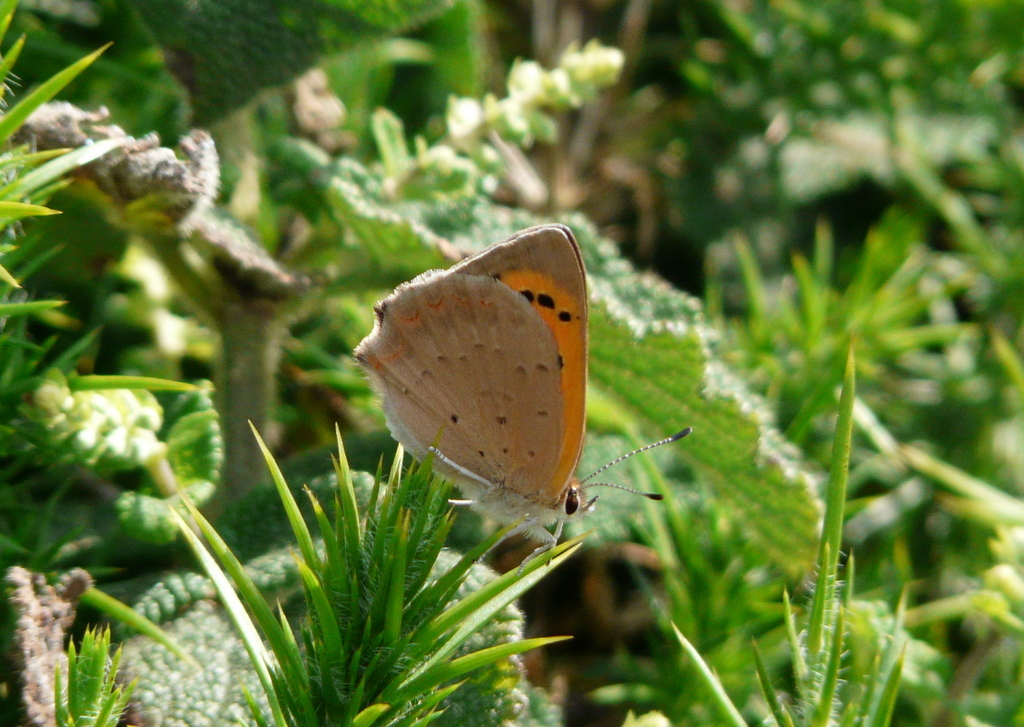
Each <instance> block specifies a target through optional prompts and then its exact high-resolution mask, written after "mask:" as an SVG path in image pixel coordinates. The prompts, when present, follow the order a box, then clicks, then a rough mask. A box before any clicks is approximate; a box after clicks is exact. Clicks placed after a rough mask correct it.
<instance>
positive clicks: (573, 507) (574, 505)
mask: <svg viewBox="0 0 1024 727" xmlns="http://www.w3.org/2000/svg"><path fill="white" fill-rule="evenodd" d="M579 509H580V495H579V492H577V490H576V488H575V487H570V488H569V492H567V493H566V495H565V514H566V515H572V514H573V513H574V512H576V511H577V510H579Z"/></svg>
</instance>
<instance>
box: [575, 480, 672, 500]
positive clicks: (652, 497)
mask: <svg viewBox="0 0 1024 727" xmlns="http://www.w3.org/2000/svg"><path fill="white" fill-rule="evenodd" d="M591 487H614V488H615V489H616V490H625V491H626V492H632V493H633V494H634V495H640V496H641V497H646V498H647V499H648V500H664V499H665V498H664V497H662V496H661V495H659V494H658V493H657V492H641V491H640V490H634V489H633V488H632V487H626V486H624V485H613V484H612V483H611V482H595V483H594V484H592V485H585V486H584V487H582V488H580V489H585V490H589V489H590V488H591ZM596 499H597V497H596V496H595V497H594V500H596Z"/></svg>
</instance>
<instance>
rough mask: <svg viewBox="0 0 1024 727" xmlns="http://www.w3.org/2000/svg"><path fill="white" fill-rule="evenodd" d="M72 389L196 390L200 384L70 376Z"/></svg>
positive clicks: (151, 378) (132, 378) (147, 378)
mask: <svg viewBox="0 0 1024 727" xmlns="http://www.w3.org/2000/svg"><path fill="white" fill-rule="evenodd" d="M68 388H70V389H71V390H72V391H105V390H109V389H145V390H146V391H196V390H198V388H199V387H198V386H196V385H195V384H190V383H188V382H186V381H173V380H172V379H158V378H156V377H153V376H100V375H88V376H69V377H68Z"/></svg>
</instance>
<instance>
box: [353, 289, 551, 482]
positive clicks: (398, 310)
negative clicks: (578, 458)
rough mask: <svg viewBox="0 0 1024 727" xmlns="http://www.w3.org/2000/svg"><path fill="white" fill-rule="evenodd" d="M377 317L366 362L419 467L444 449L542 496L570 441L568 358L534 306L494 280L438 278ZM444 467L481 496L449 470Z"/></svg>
mask: <svg viewBox="0 0 1024 727" xmlns="http://www.w3.org/2000/svg"><path fill="white" fill-rule="evenodd" d="M377 313H378V320H377V325H376V327H375V328H374V331H373V333H371V334H370V336H369V337H367V339H366V340H364V341H363V342H362V343H361V344H360V345H359V347H358V348H357V349H356V360H357V361H359V362H360V364H362V365H363V367H364V368H365V369H366V371H367V373H368V374H369V375H370V380H371V382H372V383H373V385H374V388H375V389H376V390H377V391H378V392H379V393H380V394H381V396H382V398H383V400H384V413H385V416H386V418H387V423H388V428H389V429H390V430H391V432H392V434H393V435H394V436H395V438H396V439H398V441H400V442H401V443H402V445H403V446H404V447H405V448H406V449H408V450H409V451H411V452H412V453H413V454H414V455H415V456H416V457H417V458H419V459H422V458H423V457H424V456H425V455H426V454H427V448H428V447H429V446H431V445H432V444H434V443H435V442H436V443H437V447H438V449H439V450H440V451H441V452H442V453H443V454H444V456H445V457H446V458H448V459H450V460H451V461H453V462H455V463H456V464H458V465H460V466H461V467H464V468H465V469H467V470H469V471H471V472H473V473H474V474H477V475H479V476H480V477H481V478H483V479H484V480H486V481H488V482H490V483H493V484H494V485H496V486H510V487H513V488H514V489H515V490H516V491H518V492H520V493H521V494H523V495H525V496H528V497H529V496H531V494H536V495H538V496H542V495H543V493H544V492H545V490H546V486H547V484H548V483H549V482H550V479H551V477H553V476H554V474H555V472H556V470H557V468H558V457H559V453H560V449H561V447H560V444H561V442H562V439H563V432H562V407H561V398H560V393H559V378H560V377H559V370H558V350H557V348H556V345H555V341H554V336H553V335H552V333H551V331H550V330H549V329H548V328H547V326H546V325H545V323H544V321H543V320H541V318H540V317H539V316H538V315H536V313H535V312H534V310H533V308H532V307H531V306H530V304H529V303H528V302H527V301H526V300H525V298H523V296H521V295H519V294H518V293H515V292H513V291H512V290H511V289H509V288H508V287H507V286H505V285H504V284H502V283H500V282H498V281H497V280H495V279H493V278H491V277H487V276H473V275H456V274H452V273H451V272H434V273H427V274H426V275H425V276H421V277H420V278H417V279H415V280H413V281H411V282H410V283H406V284H405V285H403V286H400V287H399V288H398V289H397V290H396V291H395V292H394V293H393V294H392V295H391V296H389V297H388V298H386V299H385V300H384V301H382V303H381V304H379V305H378V307H377ZM438 435H440V437H439V436H438ZM435 467H436V468H437V469H438V470H439V471H441V472H442V473H443V474H446V475H448V476H450V477H452V478H453V479H455V480H457V481H459V482H460V484H465V485H468V486H469V487H468V489H469V492H471V493H472V492H476V491H477V490H479V487H480V486H479V484H477V483H472V482H466V481H465V478H464V477H462V476H460V475H459V473H458V472H457V471H455V470H453V469H452V468H450V467H447V466H446V465H445V464H444V462H441V461H437V462H435Z"/></svg>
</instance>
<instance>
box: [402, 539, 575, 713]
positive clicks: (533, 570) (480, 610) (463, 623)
mask: <svg viewBox="0 0 1024 727" xmlns="http://www.w3.org/2000/svg"><path fill="white" fill-rule="evenodd" d="M579 547H580V546H579V542H578V539H573V540H569V541H566V542H565V543H562V544H561V545H559V546H557V547H555V548H554V549H552V550H551V551H549V552H548V553H544V554H543V555H541V556H538V557H537V558H534V559H533V560H532V561H530V563H529V564H527V566H526V570H525V571H524V573H523V575H522V576H519V575H518V574H517V573H516V571H510V572H509V573H506V574H505V575H503V576H500V577H498V578H495V579H494V580H493V581H491V582H490V583H488V584H487V585H485V586H484V587H483V588H481V589H480V590H479V591H476V592H474V593H472V594H470V595H469V596H467V597H466V598H465V599H463V600H462V601H460V602H459V603H458V604H456V605H455V606H454V607H452V608H450V609H448V610H447V611H445V612H444V613H443V614H441V616H440V617H439V618H437V619H435V620H434V623H432V624H430V625H428V626H427V627H426V628H425V629H424V630H423V632H422V633H423V639H424V643H425V644H426V650H427V651H428V652H429V653H430V656H429V658H427V659H426V661H424V662H423V663H421V664H419V665H418V666H417V667H416V668H415V669H414V670H413V671H412V673H411V674H410V675H409V680H411V679H415V678H416V677H418V676H419V675H420V674H422V673H424V672H426V671H427V670H429V669H431V668H433V667H434V665H435V664H438V663H440V662H441V661H443V660H445V659H447V658H448V657H449V656H450V655H451V654H452V653H454V652H455V650H456V649H458V648H459V647H460V646H461V645H462V644H463V643H464V642H465V641H466V639H468V638H469V637H470V636H472V635H473V634H474V633H476V632H477V631H478V630H479V629H480V627H481V626H482V625H483V624H484V623H486V622H487V621H488V620H489V619H491V618H493V616H494V615H495V614H496V613H497V612H498V611H500V610H501V609H503V608H504V607H505V606H507V605H508V604H510V603H512V601H514V600H516V599H517V598H519V596H521V595H522V594H523V593H525V592H526V591H527V590H528V589H530V588H531V587H532V586H533V585H534V584H535V583H537V581H539V580H540V579H541V578H543V577H544V576H545V575H547V573H548V572H550V570H551V569H553V568H554V567H556V566H557V565H559V564H560V563H562V562H564V561H565V559H566V558H568V557H570V556H571V555H572V554H573V553H575V552H576V550H577V549H578V548H579ZM549 563H550V567H548V564H549ZM451 612H457V613H458V617H457V618H455V619H454V620H453V619H452V617H451ZM438 624H445V626H444V627H443V628H442V629H441V630H440V632H438ZM456 624H458V628H456V629H455V631H454V632H453V633H452V634H451V635H450V636H448V637H447V638H445V639H444V641H443V642H442V643H441V644H440V646H438V642H439V641H440V640H441V639H442V637H443V635H444V633H445V632H446V631H447V630H448V629H450V628H452V627H453V626H455V625H456ZM414 658H415V657H414ZM407 681H408V680H407ZM385 698H388V694H387V693H385Z"/></svg>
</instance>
